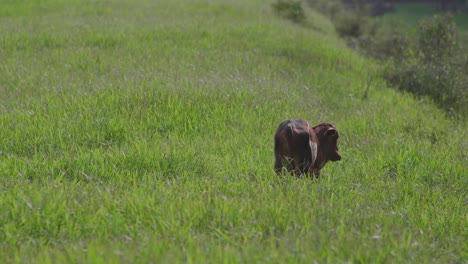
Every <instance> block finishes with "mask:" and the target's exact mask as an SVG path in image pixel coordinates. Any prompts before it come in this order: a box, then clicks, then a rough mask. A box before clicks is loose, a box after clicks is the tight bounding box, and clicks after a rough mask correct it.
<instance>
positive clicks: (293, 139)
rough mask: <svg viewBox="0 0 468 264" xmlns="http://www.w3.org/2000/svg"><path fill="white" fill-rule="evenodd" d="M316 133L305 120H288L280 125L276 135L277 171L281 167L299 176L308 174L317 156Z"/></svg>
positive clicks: (278, 171)
mask: <svg viewBox="0 0 468 264" xmlns="http://www.w3.org/2000/svg"><path fill="white" fill-rule="evenodd" d="M313 139H316V136H315V132H314V131H313V129H312V128H311V126H310V124H309V123H308V122H307V121H306V120H304V119H287V120H285V121H283V122H281V123H280V125H279V126H278V129H277V131H276V135H275V159H276V161H275V170H276V172H277V173H280V171H281V167H286V168H287V169H288V170H290V171H291V170H293V171H295V172H296V173H298V174H303V173H308V172H310V170H311V167H312V166H313V164H314V162H315V159H316V156H317V145H316V143H315V141H314V140H313Z"/></svg>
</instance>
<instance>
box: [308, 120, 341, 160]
mask: <svg viewBox="0 0 468 264" xmlns="http://www.w3.org/2000/svg"><path fill="white" fill-rule="evenodd" d="M314 130H315V132H316V134H317V137H318V138H319V141H320V147H321V151H322V154H323V155H324V156H325V158H326V159H327V160H331V161H338V160H341V155H340V152H339V151H338V137H339V135H338V131H337V130H336V128H335V127H334V126H333V125H332V124H328V123H322V124H320V125H318V126H316V127H314Z"/></svg>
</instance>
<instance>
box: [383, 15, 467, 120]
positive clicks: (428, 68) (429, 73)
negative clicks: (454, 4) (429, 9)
mask: <svg viewBox="0 0 468 264" xmlns="http://www.w3.org/2000/svg"><path fill="white" fill-rule="evenodd" d="M417 41H418V42H417V46H416V48H415V49H414V51H413V53H411V54H412V56H409V57H406V58H405V59H404V60H403V64H401V62H399V63H398V64H397V65H395V66H393V67H390V68H389V70H388V72H387V78H388V80H389V81H390V82H391V83H393V84H396V85H398V86H399V87H400V88H401V89H403V90H407V91H410V92H412V93H414V94H417V95H428V96H430V97H431V98H433V100H435V101H436V102H437V103H439V104H440V105H441V106H442V107H444V108H446V109H447V110H449V111H455V112H458V113H459V114H461V115H465V114H467V113H468V77H467V76H468V57H467V54H466V49H464V48H463V47H461V46H460V44H459V42H458V40H457V35H456V25H455V22H454V20H453V17H451V16H434V17H433V18H430V19H427V20H423V21H421V23H420V25H419V30H418V37H417Z"/></svg>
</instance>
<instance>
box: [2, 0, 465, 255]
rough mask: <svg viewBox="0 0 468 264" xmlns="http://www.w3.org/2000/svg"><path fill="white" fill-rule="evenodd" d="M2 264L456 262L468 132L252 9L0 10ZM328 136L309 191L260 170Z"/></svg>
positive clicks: (309, 32) (306, 32) (105, 6)
mask: <svg viewBox="0 0 468 264" xmlns="http://www.w3.org/2000/svg"><path fill="white" fill-rule="evenodd" d="M0 5H1V8H0V32H1V34H0V58H1V60H2V63H1V64H0V94H1V97H0V111H1V115H0V188H1V191H2V195H1V197H0V207H1V208H2V210H1V211H0V249H1V250H0V259H1V260H2V261H1V262H2V263H326V262H329V263H344V262H352V263H466V262H467V261H468V242H467V241H468V224H467V223H468V213H467V212H468V211H467V206H468V198H467V196H468V193H467V192H468V177H467V176H468V162H467V161H468V154H467V149H468V142H467V138H468V133H467V125H466V121H461V122H460V121H454V120H450V119H449V118H447V117H446V116H445V114H444V112H443V111H442V110H439V109H437V108H436V107H435V106H434V105H433V104H431V102H430V101H428V100H422V99H418V100H416V99H414V98H413V97H412V96H411V95H409V94H403V93H398V92H397V91H396V90H394V89H392V88H389V87H387V86H386V84H385V82H384V81H383V80H381V79H378V78H377V77H375V78H374V79H373V82H372V83H371V86H370V90H369V94H368V98H367V99H362V98H363V95H364V93H365V91H366V87H367V80H369V79H370V78H371V76H374V75H375V72H376V71H377V70H378V66H379V65H377V64H375V63H374V62H372V61H369V60H367V59H365V58H362V57H360V56H359V55H358V54H356V52H353V51H351V50H349V49H347V48H346V45H345V44H344V43H342V42H341V41H340V40H339V39H338V38H337V37H336V35H335V33H334V31H333V28H332V26H331V23H330V22H329V21H327V20H326V19H324V18H323V16H320V15H319V14H317V13H315V12H312V11H310V10H308V13H307V14H308V21H307V22H306V23H305V26H299V25H295V24H292V23H289V22H288V21H285V20H282V19H280V18H277V17H276V16H275V15H274V14H273V12H272V10H271V3H270V2H268V1H266V2H265V1H250V0H225V1H216V0H194V1H184V0H171V1H169V0H167V1H151V0H136V1H125V0H109V1H105V2H102V1H92V0H81V1H80V0H70V1H64V0H44V1H33V0H23V1H6V2H5V1H3V2H2V3H1V4H0ZM289 117H303V118H306V119H308V120H309V121H310V122H311V123H312V124H318V123H320V122H331V123H333V124H334V125H335V126H336V127H337V128H338V130H339V131H340V142H339V146H340V151H341V154H342V156H343V160H342V161H340V162H337V163H329V164H327V166H326V167H325V168H324V169H323V170H322V178H321V180H320V181H319V182H317V181H311V180H308V179H301V180H296V179H294V178H293V177H285V178H279V177H277V176H276V175H275V174H274V172H273V162H274V160H273V136H274V132H275V129H276V127H277V125H278V124H279V123H280V122H281V121H282V120H284V119H286V118H289Z"/></svg>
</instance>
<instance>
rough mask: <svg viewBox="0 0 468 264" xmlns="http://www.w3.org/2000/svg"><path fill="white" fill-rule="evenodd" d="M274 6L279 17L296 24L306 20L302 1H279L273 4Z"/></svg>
mask: <svg viewBox="0 0 468 264" xmlns="http://www.w3.org/2000/svg"><path fill="white" fill-rule="evenodd" d="M272 6H273V9H274V10H275V12H276V13H277V14H278V15H279V16H281V17H284V18H286V19H289V20H291V21H293V22H295V23H301V22H303V21H304V19H305V12H304V9H303V8H302V2H301V1H300V0H299V1H295V0H277V2H276V3H273V5H272Z"/></svg>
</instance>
